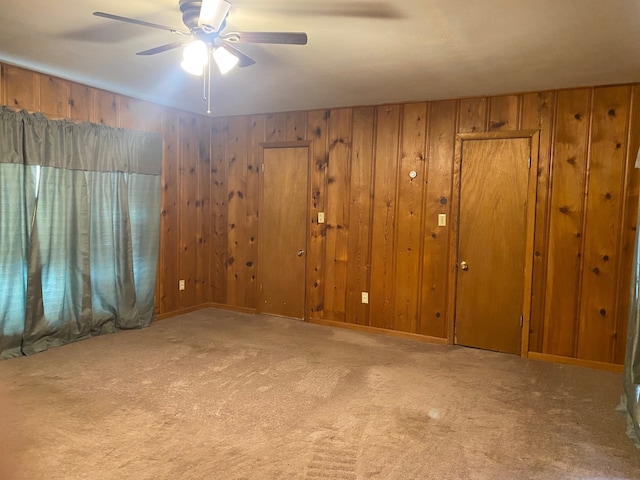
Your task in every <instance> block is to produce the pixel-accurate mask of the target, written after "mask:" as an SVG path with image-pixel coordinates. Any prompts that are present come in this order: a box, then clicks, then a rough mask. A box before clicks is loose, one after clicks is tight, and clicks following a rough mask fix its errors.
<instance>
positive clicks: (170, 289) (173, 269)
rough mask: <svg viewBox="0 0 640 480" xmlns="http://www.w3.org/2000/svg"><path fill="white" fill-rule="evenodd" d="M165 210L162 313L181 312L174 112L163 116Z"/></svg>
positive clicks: (177, 148) (160, 273)
mask: <svg viewBox="0 0 640 480" xmlns="http://www.w3.org/2000/svg"><path fill="white" fill-rule="evenodd" d="M163 132H164V134H163V151H164V154H163V158H162V210H161V217H160V264H159V265H158V277H159V284H160V288H159V296H158V301H159V304H160V308H159V309H158V310H159V311H158V313H169V312H173V311H176V310H178V249H179V246H178V236H179V224H178V216H179V211H178V191H179V185H178V175H179V172H178V168H177V167H178V162H179V160H180V136H179V134H180V127H179V121H178V116H177V115H176V114H174V113H173V112H171V111H165V113H164V115H163Z"/></svg>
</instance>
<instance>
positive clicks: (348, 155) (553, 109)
mask: <svg viewBox="0 0 640 480" xmlns="http://www.w3.org/2000/svg"><path fill="white" fill-rule="evenodd" d="M1 66H2V75H1V76H0V101H1V102H2V104H4V105H9V106H11V107H12V108H16V109H20V108H25V109H27V110H30V111H38V112H42V113H44V114H45V115H47V116H49V117H50V118H69V119H72V120H76V121H91V122H95V123H103V124H106V125H110V126H115V127H123V128H132V129H138V130H149V131H154V132H158V133H161V134H162V136H163V140H164V156H163V182H162V183H163V197H162V219H161V229H162V231H161V240H160V241H161V245H160V259H159V274H158V288H157V313H158V314H159V315H160V316H168V315H171V314H174V313H177V312H180V311H186V310H189V309H193V308H197V307H198V306H202V305H209V304H211V303H213V304H219V305H226V306H229V307H234V308H241V309H247V310H253V309H255V308H256V307H257V283H256V276H257V269H258V265H257V260H258V258H257V257H258V255H257V254H258V241H259V239H258V221H259V212H258V198H259V171H260V168H259V167H260V157H259V156H260V147H259V144H260V143H261V142H279V141H282V142H287V141H296V140H308V141H310V142H311V146H310V151H311V155H312V168H311V175H310V183H311V185H310V191H311V196H312V208H311V211H310V218H309V222H310V230H309V231H310V238H309V245H308V247H309V248H308V255H307V295H306V305H307V317H308V318H310V319H314V320H320V321H329V322H334V323H336V324H340V323H341V324H345V325H347V324H348V325H355V326H365V327H376V328H381V329H386V330H389V331H391V332H405V333H408V334H414V335H421V336H425V337H428V338H430V339H432V340H435V341H439V340H443V339H447V337H448V335H449V331H450V322H452V321H453V311H452V305H450V303H449V302H450V301H449V300H448V293H449V292H448V290H447V289H448V284H449V281H450V279H449V276H450V272H451V271H452V270H451V266H450V265H448V261H447V258H448V256H449V249H450V248H452V247H451V240H452V239H451V231H450V226H447V227H438V226H437V217H438V214H440V213H444V214H447V215H449V214H450V213H451V201H450V199H451V193H452V188H454V185H453V171H452V170H453V166H454V146H455V139H456V134H457V133H467V132H486V131H497V130H518V129H522V130H531V129H538V130H540V149H539V151H540V158H539V168H538V193H537V198H536V224H535V241H534V269H533V291H532V311H531V329H530V352H535V353H537V354H540V355H549V356H558V357H568V358H575V359H582V360H585V361H595V362H604V363H611V364H621V363H623V361H624V349H625V336H626V323H627V309H628V306H629V291H630V278H631V275H630V272H631V264H632V261H633V247H634V240H635V230H636V218H637V213H638V200H639V192H640V175H639V174H638V171H637V170H635V169H634V168H633V163H634V159H635V154H636V152H637V151H638V148H639V147H640V115H639V112H640V85H622V86H613V87H597V88H581V89H572V90H559V91H549V92H539V93H528V94H520V95H505V96H497V97H483V98H468V99H462V100H447V101H437V102H423V103H411V104H398V105H384V106H370V107H355V108H339V109H329V110H319V111H308V112H289V113H278V114H268V115H253V116H243V117H229V118H217V119H209V118H207V117H203V116H198V115H194V114H188V113H184V112H179V111H175V110H172V109H168V108H164V107H160V106H157V105H153V104H150V103H146V102H142V101H139V100H134V99H131V98H127V97H123V96H119V95H116V94H113V93H109V92H105V91H102V90H98V89H93V88H90V87H86V86H83V85H79V84H76V83H73V82H69V81H65V80H61V79H58V78H55V77H51V76H48V75H43V74H38V73H35V72H31V71H28V70H24V69H21V68H17V67H13V66H10V65H1ZM410 171H416V172H417V177H416V178H415V179H411V178H410V177H409V172H410ZM318 212H325V218H326V223H325V224H318V223H317V214H318ZM452 221H455V219H451V218H450V219H449V225H451V222H452ZM179 279H184V280H185V281H186V289H185V290H184V291H178V285H177V282H178V280H179ZM363 291H366V292H369V294H370V303H369V304H363V303H361V298H360V294H361V292H363Z"/></svg>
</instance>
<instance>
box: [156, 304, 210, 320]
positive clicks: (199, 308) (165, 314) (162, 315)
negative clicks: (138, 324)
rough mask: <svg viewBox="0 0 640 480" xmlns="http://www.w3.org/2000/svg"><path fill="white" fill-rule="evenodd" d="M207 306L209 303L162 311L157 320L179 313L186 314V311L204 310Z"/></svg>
mask: <svg viewBox="0 0 640 480" xmlns="http://www.w3.org/2000/svg"><path fill="white" fill-rule="evenodd" d="M205 308H209V304H208V303H203V304H201V305H194V306H192V307H188V308H183V309H182V310H174V311H173V312H167V313H160V314H157V315H156V318H155V321H159V320H166V319H167V318H172V317H177V316H178V315H184V314H185V313H191V312H196V311H198V310H203V309H205Z"/></svg>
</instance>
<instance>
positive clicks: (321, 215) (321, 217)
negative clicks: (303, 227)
mask: <svg viewBox="0 0 640 480" xmlns="http://www.w3.org/2000/svg"><path fill="white" fill-rule="evenodd" d="M318 223H324V212H318Z"/></svg>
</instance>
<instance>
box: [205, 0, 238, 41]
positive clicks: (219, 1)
mask: <svg viewBox="0 0 640 480" xmlns="http://www.w3.org/2000/svg"><path fill="white" fill-rule="evenodd" d="M230 8H231V4H230V3H229V2H227V1H226V0H202V6H201V7H200V17H199V18H198V26H199V27H200V28H202V29H203V30H204V31H205V32H206V33H211V32H217V31H219V30H220V26H221V25H222V22H224V19H225V18H227V14H228V13H229V9H230Z"/></svg>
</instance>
